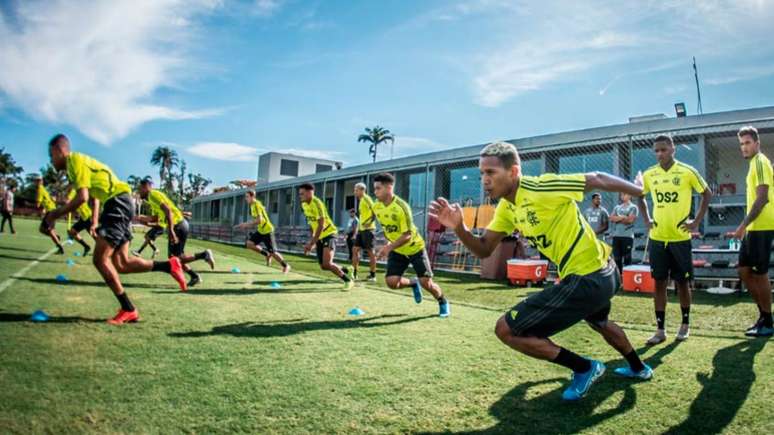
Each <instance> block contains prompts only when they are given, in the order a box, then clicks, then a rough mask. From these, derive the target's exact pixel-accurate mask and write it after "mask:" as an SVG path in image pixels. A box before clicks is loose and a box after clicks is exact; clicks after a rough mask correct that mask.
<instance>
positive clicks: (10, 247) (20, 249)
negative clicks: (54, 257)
mask: <svg viewBox="0 0 774 435" xmlns="http://www.w3.org/2000/svg"><path fill="white" fill-rule="evenodd" d="M2 249H3V251H18V252H31V253H33V254H38V255H41V254H45V253H46V252H47V251H48V250H47V249H43V250H41V249H29V248H17V247H16V246H3V248H2Z"/></svg>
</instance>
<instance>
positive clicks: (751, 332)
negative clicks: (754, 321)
mask: <svg viewBox="0 0 774 435" xmlns="http://www.w3.org/2000/svg"><path fill="white" fill-rule="evenodd" d="M744 335H746V336H748V337H771V336H772V335H774V328H771V327H769V326H763V325H762V324H760V325H756V326H754V327H752V328H750V329H748V330H747V331H745V333H744Z"/></svg>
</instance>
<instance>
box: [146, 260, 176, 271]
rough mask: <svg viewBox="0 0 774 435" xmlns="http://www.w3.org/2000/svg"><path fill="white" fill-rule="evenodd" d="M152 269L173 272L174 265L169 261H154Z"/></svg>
mask: <svg viewBox="0 0 774 435" xmlns="http://www.w3.org/2000/svg"><path fill="white" fill-rule="evenodd" d="M151 271H152V272H166V273H170V272H172V266H171V265H170V264H169V261H154V262H153V268H152V269H151Z"/></svg>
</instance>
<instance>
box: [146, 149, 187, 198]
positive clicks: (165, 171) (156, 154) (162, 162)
mask: <svg viewBox="0 0 774 435" xmlns="http://www.w3.org/2000/svg"><path fill="white" fill-rule="evenodd" d="M150 162H151V164H152V165H154V166H158V167H159V179H160V180H159V181H160V182H161V184H162V185H163V186H164V189H165V190H166V191H167V192H172V169H173V168H174V167H175V166H177V165H178V164H179V163H180V159H179V158H178V157H177V151H175V150H173V149H172V148H169V147H158V148H156V149H155V150H153V155H152V156H151V161H150Z"/></svg>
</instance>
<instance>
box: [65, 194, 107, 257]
mask: <svg viewBox="0 0 774 435" xmlns="http://www.w3.org/2000/svg"><path fill="white" fill-rule="evenodd" d="M75 195H76V191H75V189H72V188H71V189H70V193H68V194H67V200H68V201H72V200H73V199H74V198H75ZM91 202H92V204H94V208H96V209H99V201H98V200H97V199H96V198H91ZM91 210H92V208H91V207H89V204H88V203H86V202H84V203H83V204H81V205H80V206H79V207H78V209H77V210H76V213H77V215H78V220H77V221H76V222H75V223H74V224H72V226H70V229H68V230H67V235H68V236H70V238H71V239H73V240H75V241H76V242H78V243H79V244H80V245H81V246H83V256H84V257H85V256H86V255H88V254H89V251H91V246H89V244H88V243H86V242H85V241H83V238H81V236H80V232H81V231H86V232H88V233H89V234H91V235H92V237H94V232H95V231H96V228H97V226H98V222H97V219H96V216H98V215H99V211H98V212H97V214H93V213H92V211H91ZM92 229H93V231H92Z"/></svg>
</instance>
